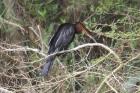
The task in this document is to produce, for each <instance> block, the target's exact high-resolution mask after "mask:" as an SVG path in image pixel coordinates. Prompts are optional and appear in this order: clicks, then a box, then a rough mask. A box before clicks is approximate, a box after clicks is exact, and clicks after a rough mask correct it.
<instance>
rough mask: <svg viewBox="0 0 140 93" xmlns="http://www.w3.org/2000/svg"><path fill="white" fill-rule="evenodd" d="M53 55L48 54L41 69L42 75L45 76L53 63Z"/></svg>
mask: <svg viewBox="0 0 140 93" xmlns="http://www.w3.org/2000/svg"><path fill="white" fill-rule="evenodd" d="M54 59H55V57H54V56H50V57H49V58H47V60H46V63H45V64H44V66H43V69H42V75H43V76H47V75H48V73H49V70H50V68H51V67H52V65H53V61H54Z"/></svg>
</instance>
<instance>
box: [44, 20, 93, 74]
mask: <svg viewBox="0 0 140 93" xmlns="http://www.w3.org/2000/svg"><path fill="white" fill-rule="evenodd" d="M78 33H83V34H85V35H87V36H88V37H90V38H91V39H92V40H94V38H92V36H91V32H90V31H89V30H88V29H87V28H86V27H85V26H84V25H83V24H82V23H81V22H76V23H75V24H72V23H64V24H61V25H60V26H59V27H58V29H57V31H56V32H55V34H54V35H53V37H52V38H51V40H50V42H49V50H48V55H49V54H52V53H54V52H59V51H62V50H65V49H67V48H68V46H69V44H70V43H71V42H72V41H73V39H74V37H75V34H78ZM55 57H56V55H55V56H50V57H48V58H47V59H46V63H45V64H44V66H43V69H42V75H44V76H47V75H48V72H49V70H50V68H51V66H52V64H53V61H54V59H55Z"/></svg>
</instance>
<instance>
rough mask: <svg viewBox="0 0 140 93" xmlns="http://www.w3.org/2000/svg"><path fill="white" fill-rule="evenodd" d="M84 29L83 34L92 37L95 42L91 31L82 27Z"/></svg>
mask: <svg viewBox="0 0 140 93" xmlns="http://www.w3.org/2000/svg"><path fill="white" fill-rule="evenodd" d="M83 30H84V31H82V32H84V34H85V35H87V36H88V37H89V38H90V39H92V40H93V41H94V42H95V43H96V40H95V39H94V37H93V36H92V33H91V32H90V31H87V30H86V29H83Z"/></svg>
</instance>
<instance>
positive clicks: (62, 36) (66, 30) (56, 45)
mask: <svg viewBox="0 0 140 93" xmlns="http://www.w3.org/2000/svg"><path fill="white" fill-rule="evenodd" d="M74 35H75V29H74V26H73V24H68V23H65V24H62V25H61V26H60V27H59V28H58V30H57V31H56V33H55V34H54V36H53V37H52V39H51V40H50V42H49V51H48V53H52V52H55V51H61V50H62V49H63V48H65V47H67V46H68V45H69V43H70V42H71V41H72V40H73V38H74Z"/></svg>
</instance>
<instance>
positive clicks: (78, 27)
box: [75, 22, 91, 34]
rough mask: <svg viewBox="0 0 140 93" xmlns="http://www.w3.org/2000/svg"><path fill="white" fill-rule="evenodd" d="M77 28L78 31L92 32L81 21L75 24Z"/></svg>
mask: <svg viewBox="0 0 140 93" xmlns="http://www.w3.org/2000/svg"><path fill="white" fill-rule="evenodd" d="M75 29H76V33H82V32H84V33H85V34H91V32H90V31H89V30H88V29H87V28H86V27H85V26H84V24H83V23H81V22H77V23H76V24H75Z"/></svg>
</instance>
